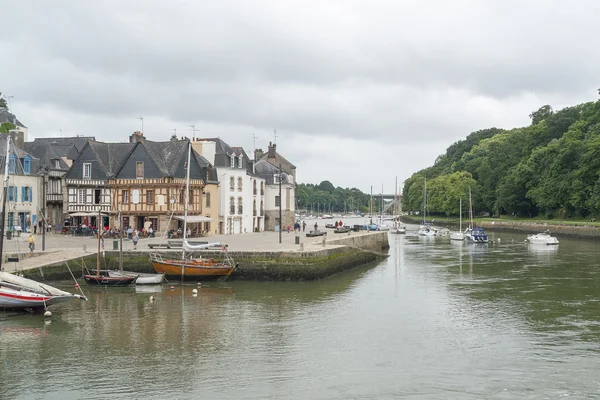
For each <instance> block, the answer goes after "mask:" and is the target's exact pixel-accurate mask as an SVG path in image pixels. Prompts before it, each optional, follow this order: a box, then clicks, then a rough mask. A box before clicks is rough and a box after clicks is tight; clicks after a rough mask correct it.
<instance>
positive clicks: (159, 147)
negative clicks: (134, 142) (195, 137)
mask: <svg viewBox="0 0 600 400" xmlns="http://www.w3.org/2000/svg"><path fill="white" fill-rule="evenodd" d="M140 143H141V144H142V146H144V147H145V148H146V150H147V151H148V154H149V155H150V157H151V158H152V160H153V161H154V162H155V163H156V166H157V167H158V169H159V170H160V171H161V172H162V173H163V174H164V175H165V176H175V173H176V172H177V168H178V167H179V165H180V164H181V161H182V159H187V153H188V152H187V151H188V146H189V143H190V142H189V141H188V140H170V141H168V142H152V141H150V140H145V139H144V140H142V141H141V142H140ZM194 153H195V152H194Z"/></svg>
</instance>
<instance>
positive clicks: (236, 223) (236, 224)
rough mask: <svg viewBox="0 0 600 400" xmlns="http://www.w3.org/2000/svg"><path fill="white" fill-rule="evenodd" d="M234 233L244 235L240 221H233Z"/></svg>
mask: <svg viewBox="0 0 600 400" xmlns="http://www.w3.org/2000/svg"><path fill="white" fill-rule="evenodd" d="M233 233H242V224H241V221H240V220H239V219H236V220H233Z"/></svg>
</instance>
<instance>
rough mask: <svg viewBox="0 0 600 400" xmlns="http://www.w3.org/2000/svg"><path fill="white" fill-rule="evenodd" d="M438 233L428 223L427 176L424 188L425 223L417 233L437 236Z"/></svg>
mask: <svg viewBox="0 0 600 400" xmlns="http://www.w3.org/2000/svg"><path fill="white" fill-rule="evenodd" d="M436 234H437V232H436V230H435V229H434V228H432V227H431V226H430V225H429V224H428V223H427V178H425V186H424V189H423V225H421V226H420V227H419V230H418V231H417V235H419V236H435V235H436Z"/></svg>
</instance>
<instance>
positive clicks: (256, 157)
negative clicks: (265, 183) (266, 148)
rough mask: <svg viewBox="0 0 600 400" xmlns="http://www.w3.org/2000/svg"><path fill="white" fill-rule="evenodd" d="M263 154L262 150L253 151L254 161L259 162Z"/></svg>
mask: <svg viewBox="0 0 600 400" xmlns="http://www.w3.org/2000/svg"><path fill="white" fill-rule="evenodd" d="M264 154H265V153H264V152H263V151H262V149H255V150H254V161H258V160H260V159H261V158H262V156H263V155H264Z"/></svg>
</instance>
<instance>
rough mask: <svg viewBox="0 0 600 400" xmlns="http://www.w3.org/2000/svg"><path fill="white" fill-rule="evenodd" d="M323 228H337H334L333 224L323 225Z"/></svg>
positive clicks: (335, 227)
mask: <svg viewBox="0 0 600 400" xmlns="http://www.w3.org/2000/svg"><path fill="white" fill-rule="evenodd" d="M325 228H329V229H337V226H335V225H334V224H325Z"/></svg>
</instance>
